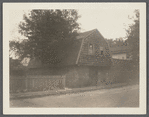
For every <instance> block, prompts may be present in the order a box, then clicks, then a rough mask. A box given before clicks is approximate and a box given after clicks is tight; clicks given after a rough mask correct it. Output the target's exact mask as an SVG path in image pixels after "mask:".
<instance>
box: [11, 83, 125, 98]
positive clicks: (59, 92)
mask: <svg viewBox="0 0 149 117" xmlns="http://www.w3.org/2000/svg"><path fill="white" fill-rule="evenodd" d="M127 85H128V84H126V83H123V84H114V85H112V86H111V85H110V86H108V85H107V86H94V87H86V88H74V89H71V90H57V91H40V92H28V93H20V94H10V99H13V100H15V99H25V98H38V97H44V96H50V95H51V96H52V95H62V94H72V93H79V92H86V91H92V90H99V89H109V88H117V87H123V86H127Z"/></svg>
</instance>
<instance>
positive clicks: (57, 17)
mask: <svg viewBox="0 0 149 117" xmlns="http://www.w3.org/2000/svg"><path fill="white" fill-rule="evenodd" d="M79 17H80V16H79V15H78V12H77V11H76V10H32V11H31V12H30V14H29V15H28V16H27V15H24V21H22V22H20V24H19V28H20V30H19V32H20V33H21V34H22V35H24V36H26V37H27V40H24V41H23V42H21V43H20V44H21V46H19V47H18V48H17V49H18V51H17V52H18V54H19V55H20V57H22V58H23V57H25V56H27V55H29V56H30V57H31V58H33V57H35V58H38V59H40V60H41V61H42V62H43V63H48V64H57V63H59V62H61V60H63V58H64V56H65V55H66V52H65V51H66V50H67V49H69V47H71V44H72V43H73V39H74V37H75V36H76V35H77V31H78V30H79V29H80V27H79V24H78V23H77V20H78V18H79Z"/></svg>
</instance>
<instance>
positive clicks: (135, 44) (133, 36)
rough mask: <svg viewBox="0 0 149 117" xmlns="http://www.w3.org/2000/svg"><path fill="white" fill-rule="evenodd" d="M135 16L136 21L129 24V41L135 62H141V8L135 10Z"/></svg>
mask: <svg viewBox="0 0 149 117" xmlns="http://www.w3.org/2000/svg"><path fill="white" fill-rule="evenodd" d="M134 13H135V17H134V18H133V20H134V23H133V24H132V25H131V26H129V28H128V30H127V35H128V39H127V43H128V44H129V46H130V47H131V50H132V51H131V55H132V59H133V61H134V62H136V63H139V39H140V34H139V23H140V13H139V10H135V11H134Z"/></svg>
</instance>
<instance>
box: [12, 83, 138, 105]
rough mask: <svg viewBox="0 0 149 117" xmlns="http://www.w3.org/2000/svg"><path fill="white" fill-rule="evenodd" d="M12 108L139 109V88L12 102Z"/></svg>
mask: <svg viewBox="0 0 149 117" xmlns="http://www.w3.org/2000/svg"><path fill="white" fill-rule="evenodd" d="M10 107H15V108H16V107H139V86H138V85H133V86H125V87H121V88H114V89H102V90H94V91H88V92H84V93H82V92H81V93H75V94H65V95H59V96H58V95H57V96H56V95H55V96H46V97H38V98H31V99H17V100H10Z"/></svg>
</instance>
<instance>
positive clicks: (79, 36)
mask: <svg viewBox="0 0 149 117" xmlns="http://www.w3.org/2000/svg"><path fill="white" fill-rule="evenodd" d="M95 31H97V29H93V30H90V31H87V32H83V33H79V34H78V36H77V37H76V39H84V38H86V37H88V36H89V35H90V34H92V33H93V32H95Z"/></svg>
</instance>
